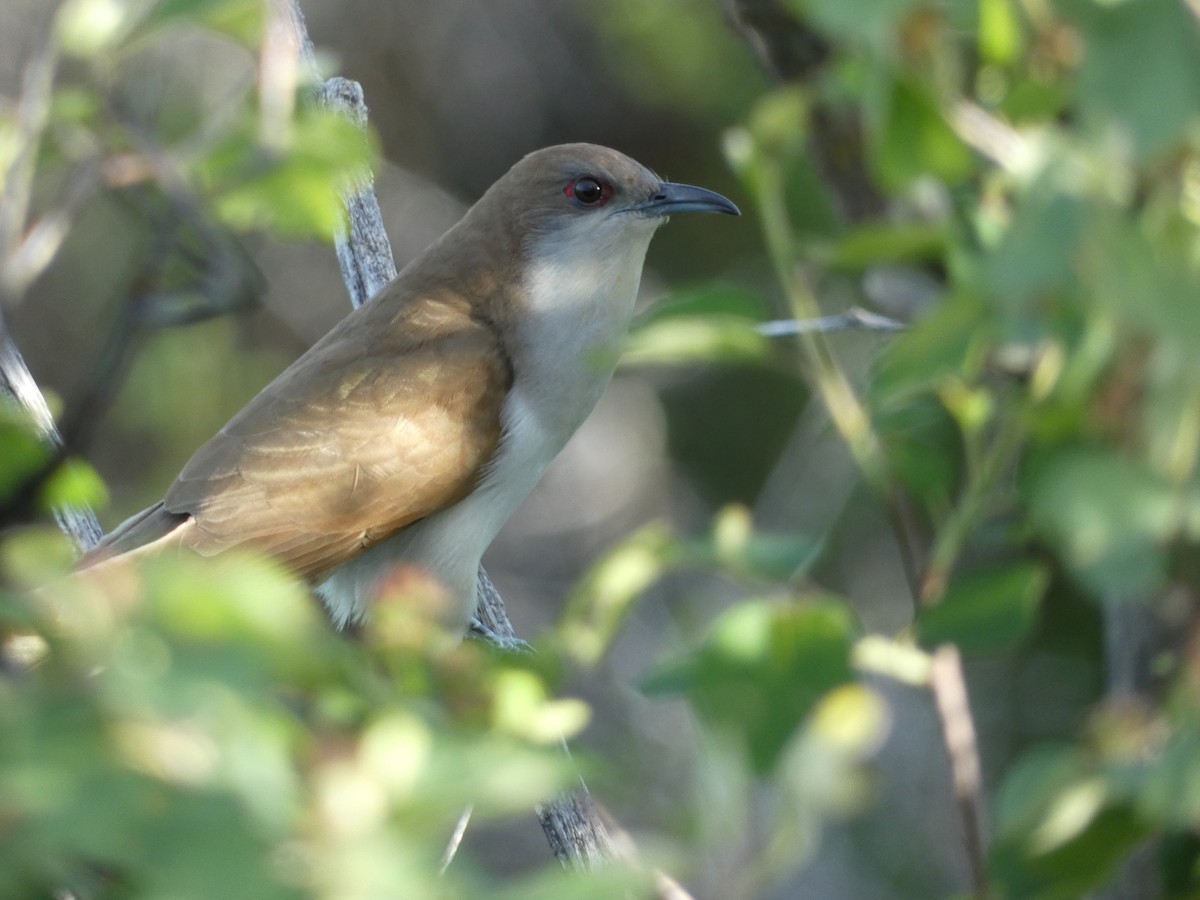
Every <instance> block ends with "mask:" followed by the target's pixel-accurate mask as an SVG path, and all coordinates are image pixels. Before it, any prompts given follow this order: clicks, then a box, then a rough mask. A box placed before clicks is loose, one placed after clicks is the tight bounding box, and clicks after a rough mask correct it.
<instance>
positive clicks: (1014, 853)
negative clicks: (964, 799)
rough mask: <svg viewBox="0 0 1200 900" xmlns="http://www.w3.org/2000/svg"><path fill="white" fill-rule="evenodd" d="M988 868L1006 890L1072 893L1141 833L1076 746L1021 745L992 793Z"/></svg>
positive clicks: (1047, 898)
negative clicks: (992, 827) (992, 826)
mask: <svg viewBox="0 0 1200 900" xmlns="http://www.w3.org/2000/svg"><path fill="white" fill-rule="evenodd" d="M995 809H996V814H995V822H996V839H995V842H994V844H993V847H992V851H991V854H990V861H991V868H992V871H993V874H994V875H995V877H996V879H997V880H998V881H999V883H1000V885H1001V886H1002V887H1003V888H1004V896H1006V897H1021V898H1029V900H1074V898H1077V897H1080V896H1083V895H1085V894H1086V893H1087V892H1088V891H1089V890H1090V889H1091V888H1094V887H1096V886H1098V885H1100V884H1103V883H1104V882H1105V881H1106V880H1107V879H1108V877H1109V874H1110V873H1111V871H1112V869H1113V867H1114V866H1115V865H1116V864H1117V863H1118V862H1119V860H1120V859H1121V858H1122V856H1123V855H1124V854H1125V853H1126V852H1128V850H1129V849H1130V848H1132V847H1133V846H1134V845H1135V844H1136V843H1137V842H1138V841H1140V840H1142V839H1143V838H1144V836H1145V834H1146V830H1145V827H1144V826H1143V825H1141V824H1140V823H1139V822H1138V820H1137V818H1136V816H1134V815H1133V812H1132V810H1131V809H1130V808H1129V807H1128V806H1126V805H1123V804H1120V803H1117V802H1114V796H1113V791H1112V787H1111V785H1110V784H1109V783H1108V782H1107V781H1106V780H1105V779H1104V778H1103V777H1102V776H1100V775H1099V774H1098V773H1097V772H1096V771H1095V769H1094V767H1093V766H1092V764H1091V763H1090V761H1089V760H1088V759H1087V757H1085V756H1084V754H1083V752H1082V751H1081V750H1079V749H1078V748H1076V747H1068V746H1053V747H1050V746H1045V747H1039V748H1037V749H1035V750H1033V751H1030V752H1028V753H1026V754H1025V755H1024V756H1023V757H1021V759H1020V760H1018V762H1017V764H1016V765H1015V766H1014V767H1013V769H1012V770H1011V771H1010V772H1009V773H1008V775H1007V777H1006V778H1005V780H1004V783H1003V784H1002V785H1001V787H1000V790H999V791H998V792H997V796H996V805H995Z"/></svg>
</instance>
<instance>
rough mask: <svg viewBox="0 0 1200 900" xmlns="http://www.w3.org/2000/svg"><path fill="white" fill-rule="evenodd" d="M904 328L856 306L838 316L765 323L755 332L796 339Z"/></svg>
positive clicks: (901, 329) (891, 320) (894, 321)
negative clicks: (819, 334)
mask: <svg viewBox="0 0 1200 900" xmlns="http://www.w3.org/2000/svg"><path fill="white" fill-rule="evenodd" d="M904 327H905V326H904V323H903V322H900V321H897V320H896V319H891V318H888V317H887V316H881V315H879V313H873V312H871V311H870V310H866V309H862V308H860V307H857V306H856V307H854V308H852V309H848V310H846V312H844V313H841V314H840V315H836V316H818V317H817V318H815V319H776V320H774V321H772V322H763V323H762V324H761V325H758V326H757V327H756V328H755V329H754V330H755V331H757V332H758V333H759V334H761V335H763V336H765V337H794V336H795V335H798V334H815V333H818V332H819V333H821V334H829V333H830V332H834V331H903V330H904Z"/></svg>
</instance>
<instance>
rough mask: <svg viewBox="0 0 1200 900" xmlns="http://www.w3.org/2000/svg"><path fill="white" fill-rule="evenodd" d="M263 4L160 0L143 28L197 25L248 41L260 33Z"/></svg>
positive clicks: (254, 1) (228, 0)
mask: <svg viewBox="0 0 1200 900" xmlns="http://www.w3.org/2000/svg"><path fill="white" fill-rule="evenodd" d="M265 22H266V7H265V6H264V5H263V4H262V3H261V2H259V0H161V2H159V3H157V4H156V5H155V8H154V12H153V14H152V15H150V16H149V17H148V18H147V19H146V22H145V23H144V27H143V30H144V32H145V33H149V32H150V31H151V30H152V29H156V28H166V27H172V26H179V25H199V26H203V27H205V28H209V29H212V30H213V31H217V32H220V33H222V34H226V35H229V36H230V37H232V38H234V39H235V40H237V41H241V42H242V43H244V44H247V45H250V44H253V43H254V42H256V41H258V40H259V39H260V38H261V36H262V30H263V26H264V24H265Z"/></svg>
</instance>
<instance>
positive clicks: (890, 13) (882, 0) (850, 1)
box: [787, 0, 923, 52]
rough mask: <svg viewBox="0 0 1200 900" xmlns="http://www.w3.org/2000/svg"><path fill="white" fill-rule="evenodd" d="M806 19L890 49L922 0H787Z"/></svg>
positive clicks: (852, 39)
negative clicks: (905, 22) (903, 22)
mask: <svg viewBox="0 0 1200 900" xmlns="http://www.w3.org/2000/svg"><path fill="white" fill-rule="evenodd" d="M787 5H788V7H789V8H790V9H791V10H792V12H793V13H794V14H795V15H796V16H798V17H800V18H801V19H803V20H807V19H808V18H809V17H811V18H812V19H813V20H815V21H816V22H817V24H819V25H820V26H821V27H822V28H824V29H827V30H828V31H829V32H830V33H832V34H834V35H837V36H838V37H840V38H841V39H842V40H844V41H846V42H848V43H852V44H862V43H864V42H865V43H866V44H868V46H869V47H871V48H872V49H874V50H876V51H878V52H882V51H886V50H887V49H888V48H889V47H890V46H891V45H892V43H893V42H894V39H895V33H896V31H897V30H898V28H899V26H900V24H901V23H902V21H903V20H904V19H905V18H906V17H907V16H908V15H909V14H910V13H911V12H913V11H914V10H915V9H917V8H918V7H920V6H922V5H923V4H922V2H921V0H787Z"/></svg>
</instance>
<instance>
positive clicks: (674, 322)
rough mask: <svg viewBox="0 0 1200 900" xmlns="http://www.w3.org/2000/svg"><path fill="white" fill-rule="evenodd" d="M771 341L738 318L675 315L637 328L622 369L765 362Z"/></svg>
mask: <svg viewBox="0 0 1200 900" xmlns="http://www.w3.org/2000/svg"><path fill="white" fill-rule="evenodd" d="M770 353H771V348H770V341H769V339H768V338H766V337H764V336H763V335H761V334H759V333H758V332H757V331H756V330H755V328H754V324H753V323H752V322H749V321H747V320H745V319H742V318H739V317H735V316H722V315H709V316H675V317H672V318H669V319H656V320H655V321H652V322H650V323H648V324H646V325H642V326H640V327H638V328H636V329H635V330H634V331H633V332H632V333H631V334H630V335H629V338H628V340H627V341H626V342H625V349H624V352H623V353H622V354H621V364H622V365H623V366H638V365H686V364H694V363H713V362H724V363H743V364H746V363H762V362H764V361H766V360H767V359H768V358H769V357H770Z"/></svg>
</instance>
